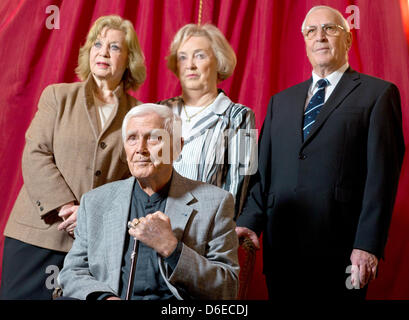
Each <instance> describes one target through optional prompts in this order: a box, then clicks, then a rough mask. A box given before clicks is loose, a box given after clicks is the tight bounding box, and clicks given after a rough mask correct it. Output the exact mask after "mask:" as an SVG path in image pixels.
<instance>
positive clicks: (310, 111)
mask: <svg viewBox="0 0 409 320" xmlns="http://www.w3.org/2000/svg"><path fill="white" fill-rule="evenodd" d="M328 84H329V82H328V80H327V79H321V80H318V82H317V85H318V90H317V92H316V93H315V94H314V95H313V96H312V98H311V100H310V102H309V103H308V106H307V108H306V109H305V112H304V125H303V129H302V130H303V133H304V140H305V139H306V138H307V136H308V134H309V133H310V130H311V127H312V124H313V123H314V122H315V118H316V117H317V115H318V114H319V113H320V110H321V107H322V106H323V105H324V101H325V87H326V86H327V85H328Z"/></svg>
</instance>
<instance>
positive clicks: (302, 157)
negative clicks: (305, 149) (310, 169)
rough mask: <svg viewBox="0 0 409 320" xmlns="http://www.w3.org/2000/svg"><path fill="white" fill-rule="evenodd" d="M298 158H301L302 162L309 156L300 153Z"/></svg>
mask: <svg viewBox="0 0 409 320" xmlns="http://www.w3.org/2000/svg"><path fill="white" fill-rule="evenodd" d="M298 158H299V159H300V160H305V159H307V155H306V154H304V153H300V155H299V157H298Z"/></svg>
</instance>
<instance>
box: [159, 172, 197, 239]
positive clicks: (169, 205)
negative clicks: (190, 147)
mask: <svg viewBox="0 0 409 320" xmlns="http://www.w3.org/2000/svg"><path fill="white" fill-rule="evenodd" d="M196 201H197V200H196V199H195V197H194V196H193V195H192V194H191V193H190V192H189V189H188V187H187V186H186V180H184V179H182V178H181V176H180V175H179V174H178V173H177V172H176V171H175V170H173V175H172V182H171V185H170V188H169V194H168V199H167V201H166V208H165V214H166V215H167V216H168V217H169V218H170V221H171V225H172V230H173V232H174V234H175V236H176V238H177V239H178V240H182V238H183V232H184V230H185V226H186V223H187V221H188V220H189V218H190V215H191V214H192V212H193V208H192V207H191V206H190V205H189V204H191V203H194V202H196Z"/></svg>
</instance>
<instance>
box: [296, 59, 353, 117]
mask: <svg viewBox="0 0 409 320" xmlns="http://www.w3.org/2000/svg"><path fill="white" fill-rule="evenodd" d="M348 68H349V64H348V62H347V63H345V64H344V65H343V66H342V67H341V68H339V69H338V70H336V71H334V72H333V73H331V74H330V75H328V76H326V77H325V79H327V80H328V82H329V84H328V85H327V87H326V88H325V100H324V103H325V102H327V100H328V98H329V97H330V95H331V93H332V92H333V91H334V89H335V87H336V86H337V84H338V82H339V80H341V77H342V75H343V74H344V72H345V71H346V70H347V69H348ZM321 79H324V78H321V77H320V76H319V75H317V74H316V73H315V72H314V71H313V72H312V83H311V86H310V89H309V90H308V95H307V100H306V101H305V106H304V110H305V109H306V108H307V106H308V103H309V102H310V100H311V98H312V96H313V95H314V94H315V93H316V92H317V90H318V86H317V82H318V80H321Z"/></svg>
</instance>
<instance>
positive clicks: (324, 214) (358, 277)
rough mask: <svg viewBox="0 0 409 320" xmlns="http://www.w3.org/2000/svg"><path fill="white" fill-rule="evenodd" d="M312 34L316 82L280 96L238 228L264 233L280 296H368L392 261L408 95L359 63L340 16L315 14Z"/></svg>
mask: <svg viewBox="0 0 409 320" xmlns="http://www.w3.org/2000/svg"><path fill="white" fill-rule="evenodd" d="M302 33H303V35H304V39H305V44H306V51H307V55H308V58H309V60H310V62H311V65H312V69H313V73H312V78H310V79H309V80H307V81H305V82H302V83H300V84H298V85H295V86H293V87H291V88H288V89H286V90H284V91H282V92H280V93H278V94H276V95H274V96H273V97H272V98H271V100H270V104H269V107H268V112H267V115H266V118H265V120H264V125H263V128H262V131H261V134H260V138H259V139H260V141H259V168H258V172H257V174H256V175H255V176H254V177H253V180H252V182H251V189H250V192H249V195H248V199H247V202H246V205H245V207H244V209H243V212H242V214H241V216H240V217H239V218H238V220H237V226H238V227H237V228H236V232H237V233H238V235H239V237H242V236H250V237H251V238H252V239H253V242H254V243H255V244H256V246H258V239H257V235H260V233H261V232H262V231H263V232H264V233H263V265H264V266H263V272H264V274H265V275H266V281H267V287H268V292H269V297H270V299H272V298H276V297H293V298H312V297H314V298H315V297H328V298H335V297H338V296H342V297H358V298H362V297H364V296H365V293H366V288H367V284H368V283H369V281H370V280H372V279H374V278H375V276H376V272H377V266H378V260H379V259H380V258H381V257H383V251H384V247H385V244H386V240H387V234H388V229H389V224H390V219H391V214H392V211H393V206H394V200H395V195H396V190H397V185H398V180H399V174H400V168H401V164H402V159H403V154H404V141H403V135H402V124H401V109H400V97H399V92H398V89H397V87H396V86H395V85H394V84H392V83H389V82H386V81H383V80H381V79H378V78H374V77H370V76H368V75H364V74H361V73H358V72H356V71H354V70H352V69H351V68H350V67H349V64H348V50H349V49H350V47H351V43H352V35H351V33H350V30H349V26H348V23H347V21H346V20H345V18H343V16H342V14H341V13H340V12H339V11H337V10H335V9H333V8H330V7H326V6H318V7H314V8H312V9H311V10H310V11H309V12H308V14H307V15H306V18H305V20H304V23H303V26H302ZM360 288H361V289H360ZM356 289H358V290H356ZM359 289H360V290H359Z"/></svg>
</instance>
